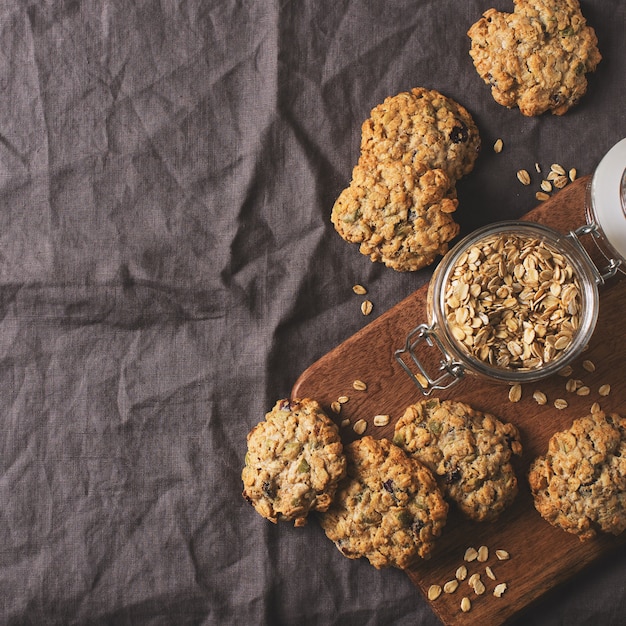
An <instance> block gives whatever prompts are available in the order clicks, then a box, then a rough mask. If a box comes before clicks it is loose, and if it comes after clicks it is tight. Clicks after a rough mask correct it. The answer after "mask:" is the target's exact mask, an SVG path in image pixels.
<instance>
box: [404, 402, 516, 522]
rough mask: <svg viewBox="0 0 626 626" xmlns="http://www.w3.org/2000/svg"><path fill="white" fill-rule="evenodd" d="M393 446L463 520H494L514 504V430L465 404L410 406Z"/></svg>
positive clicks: (430, 403) (435, 403)
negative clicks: (418, 465) (424, 471)
mask: <svg viewBox="0 0 626 626" xmlns="http://www.w3.org/2000/svg"><path fill="white" fill-rule="evenodd" d="M393 442H394V443H395V444H396V445H398V446H400V447H401V448H402V449H403V450H405V451H406V452H407V453H408V454H409V455H410V456H412V457H413V458H415V459H417V460H419V461H420V462H422V463H424V465H426V466H427V467H428V468H429V469H430V470H432V472H433V473H434V474H435V476H436V477H437V480H438V482H439V485H440V487H441V489H442V491H443V492H444V494H445V496H446V497H447V498H449V499H450V500H451V501H453V502H454V503H455V504H456V506H457V507H458V509H459V510H460V511H461V513H462V514H463V515H465V516H466V517H468V518H470V519H472V520H475V521H479V522H482V521H491V520H494V519H496V518H497V517H498V516H499V515H500V514H501V513H502V511H504V510H505V509H506V508H507V507H508V506H509V505H510V504H511V503H512V502H513V500H514V499H515V497H516V495H517V493H518V482H517V477H516V474H515V470H514V468H513V465H512V464H511V458H512V456H513V455H521V453H522V445H521V442H520V436H519V432H518V430H517V428H516V427H515V426H514V425H513V424H510V423H506V422H503V421H501V420H499V419H498V418H496V417H494V416H493V415H491V414H489V413H482V412H480V411H477V410H475V409H474V408H472V407H471V406H469V405H468V404H465V403H463V402H455V401H451V400H445V401H443V402H442V401H440V400H438V399H436V398H432V399H431V398H428V399H424V400H420V401H419V402H417V403H415V404H412V405H411V406H409V407H408V408H407V409H406V410H405V412H404V415H403V416H402V417H401V418H400V419H399V420H398V422H397V423H396V426H395V430H394V437H393Z"/></svg>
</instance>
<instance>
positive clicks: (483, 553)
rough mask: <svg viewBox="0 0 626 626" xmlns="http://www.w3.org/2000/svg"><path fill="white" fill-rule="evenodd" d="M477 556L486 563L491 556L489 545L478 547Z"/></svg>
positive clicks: (481, 561)
mask: <svg viewBox="0 0 626 626" xmlns="http://www.w3.org/2000/svg"><path fill="white" fill-rule="evenodd" d="M476 558H477V559H478V562H479V563H484V562H485V561H486V560H487V559H488V558H489V548H488V547H487V546H480V548H478V556H477V557H476Z"/></svg>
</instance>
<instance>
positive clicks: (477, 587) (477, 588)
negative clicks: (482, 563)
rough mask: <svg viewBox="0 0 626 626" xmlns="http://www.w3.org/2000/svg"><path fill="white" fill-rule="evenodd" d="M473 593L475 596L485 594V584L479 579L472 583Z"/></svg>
mask: <svg viewBox="0 0 626 626" xmlns="http://www.w3.org/2000/svg"><path fill="white" fill-rule="evenodd" d="M474 593H475V594H476V595H477V596H482V595H483V593H485V583H484V582H483V581H482V580H480V578H479V579H478V580H477V581H476V582H475V583H474Z"/></svg>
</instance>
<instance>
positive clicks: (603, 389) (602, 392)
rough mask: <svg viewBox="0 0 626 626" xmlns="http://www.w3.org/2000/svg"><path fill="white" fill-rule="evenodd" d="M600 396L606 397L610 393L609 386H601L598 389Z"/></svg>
mask: <svg viewBox="0 0 626 626" xmlns="http://www.w3.org/2000/svg"><path fill="white" fill-rule="evenodd" d="M598 393H599V394H600V395H601V396H608V395H609V394H610V393H611V385H601V386H600V388H599V389H598Z"/></svg>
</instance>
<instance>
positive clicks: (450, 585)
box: [443, 579, 459, 593]
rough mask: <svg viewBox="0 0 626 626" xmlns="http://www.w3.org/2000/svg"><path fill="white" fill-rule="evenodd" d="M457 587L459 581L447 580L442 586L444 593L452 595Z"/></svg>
mask: <svg viewBox="0 0 626 626" xmlns="http://www.w3.org/2000/svg"><path fill="white" fill-rule="evenodd" d="M458 586H459V581H458V580H456V579H452V580H449V581H448V582H447V583H446V584H445V585H444V586H443V591H444V593H454V592H455V591H456V590H457V588H458Z"/></svg>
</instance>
